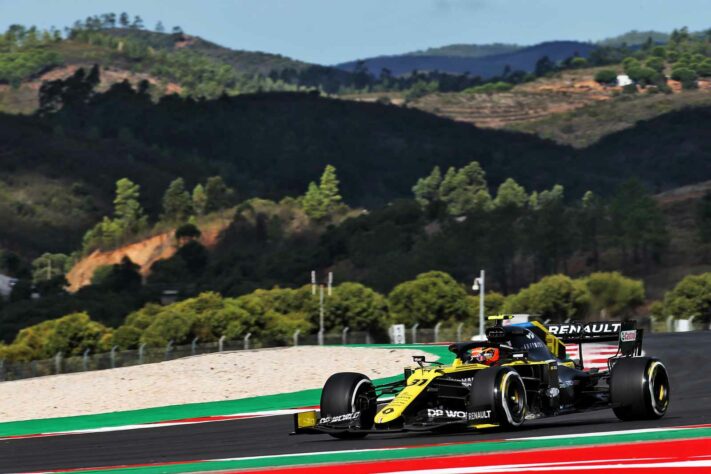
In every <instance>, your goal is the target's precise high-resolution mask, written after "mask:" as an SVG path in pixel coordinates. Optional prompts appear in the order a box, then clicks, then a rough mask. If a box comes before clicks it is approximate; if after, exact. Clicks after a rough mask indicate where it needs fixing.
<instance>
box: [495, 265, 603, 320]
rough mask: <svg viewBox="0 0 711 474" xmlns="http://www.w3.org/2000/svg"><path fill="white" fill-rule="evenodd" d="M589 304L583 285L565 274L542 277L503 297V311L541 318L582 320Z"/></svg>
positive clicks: (587, 294) (588, 296) (588, 297)
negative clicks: (504, 299)
mask: <svg viewBox="0 0 711 474" xmlns="http://www.w3.org/2000/svg"><path fill="white" fill-rule="evenodd" d="M589 304H590V295H589V293H588V291H587V288H586V287H585V285H584V284H583V283H582V282H580V281H575V280H573V279H571V278H570V277H568V276H565V275H551V276H548V277H545V278H543V279H542V280H540V281H539V282H537V283H534V284H532V285H530V286H529V287H528V288H525V289H523V290H521V291H520V292H519V293H518V294H515V295H512V296H510V297H508V298H507V299H506V303H505V304H504V311H505V312H506V313H529V314H532V315H535V316H538V317H540V318H542V319H551V320H553V321H565V320H567V319H569V318H580V319H582V318H583V317H584V316H585V314H586V312H587V309H588V306H589Z"/></svg>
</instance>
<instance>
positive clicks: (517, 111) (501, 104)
mask: <svg viewBox="0 0 711 474" xmlns="http://www.w3.org/2000/svg"><path fill="white" fill-rule="evenodd" d="M599 69H600V68H590V69H580V70H570V71H563V72H561V73H558V74H556V75H554V76H552V77H547V78H541V79H538V80H536V81H533V82H530V83H526V84H521V85H518V86H516V87H514V88H513V89H512V90H511V91H510V92H500V93H494V94H471V93H467V92H457V93H434V94H428V95H426V96H424V97H422V98H419V99H417V100H415V101H412V102H409V103H407V104H406V105H407V106H409V107H414V108H417V109H420V110H424V111H426V112H430V113H433V114H436V115H440V116H443V117H447V118H451V119H452V120H456V121H460V122H467V123H471V124H473V125H476V126H477V127H485V128H508V129H512V130H517V131H522V132H527V133H532V134H535V135H538V136H540V137H542V138H546V139H551V140H554V141H556V142H558V143H561V144H565V145H572V146H574V147H578V148H583V147H586V146H589V145H591V144H593V143H595V142H596V141H598V140H599V139H601V138H602V137H604V136H605V135H608V134H610V133H615V132H618V131H620V130H624V129H626V128H630V127H632V126H634V125H635V124H636V123H637V122H639V121H641V120H648V119H651V118H654V117H657V116H659V115H662V114H665V113H667V112H672V111H676V110H680V109H683V108H686V107H693V106H708V105H711V83H710V82H708V81H699V90H697V91H682V90H681V87H680V85H679V83H678V82H676V81H669V86H670V87H671V89H672V90H673V93H672V94H652V93H648V92H647V91H643V90H641V89H640V93H638V94H623V93H622V89H621V88H619V87H605V86H601V85H600V84H598V83H597V82H595V81H594V80H593V78H594V77H595V74H596V72H598V70H599ZM386 97H387V100H388V101H389V102H390V103H392V104H394V105H403V104H405V100H404V98H403V97H402V94H393V93H380V94H378V93H369V94H354V95H349V96H344V98H346V99H351V100H360V101H366V102H374V101H376V100H384V98H386Z"/></svg>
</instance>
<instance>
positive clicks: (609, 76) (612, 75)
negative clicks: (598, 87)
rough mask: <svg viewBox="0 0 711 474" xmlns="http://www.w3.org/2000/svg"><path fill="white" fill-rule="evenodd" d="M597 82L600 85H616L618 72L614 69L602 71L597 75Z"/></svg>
mask: <svg viewBox="0 0 711 474" xmlns="http://www.w3.org/2000/svg"><path fill="white" fill-rule="evenodd" d="M595 81H596V82H599V83H600V84H608V85H609V84H616V83H617V71H615V70H614V69H601V70H600V71H598V72H597V73H595Z"/></svg>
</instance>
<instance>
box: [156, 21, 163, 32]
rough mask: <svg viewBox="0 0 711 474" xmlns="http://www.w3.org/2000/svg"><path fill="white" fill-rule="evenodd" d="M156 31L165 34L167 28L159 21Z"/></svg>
mask: <svg viewBox="0 0 711 474" xmlns="http://www.w3.org/2000/svg"><path fill="white" fill-rule="evenodd" d="M155 30H156V32H157V33H165V26H163V22H162V21H159V22H158V23H156V27H155Z"/></svg>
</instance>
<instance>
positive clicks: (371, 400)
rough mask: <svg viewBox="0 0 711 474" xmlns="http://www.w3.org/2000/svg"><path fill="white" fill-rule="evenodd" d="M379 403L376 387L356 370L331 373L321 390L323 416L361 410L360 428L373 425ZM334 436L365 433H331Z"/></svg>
mask: <svg viewBox="0 0 711 474" xmlns="http://www.w3.org/2000/svg"><path fill="white" fill-rule="evenodd" d="M376 409H377V405H376V402H375V389H374V388H373V383H372V382H371V381H370V379H369V378H368V377H366V376H365V375H363V374H359V373H356V372H339V373H336V374H333V375H331V376H330V377H329V378H328V380H327V381H326V384H325V385H324V386H323V391H322V392H321V417H327V416H338V415H343V414H347V413H353V412H357V411H359V412H360V417H359V419H358V423H359V426H358V428H360V429H365V430H367V429H370V428H372V427H373V423H374V420H375V412H376ZM329 434H330V435H331V436H333V437H334V438H339V439H356V438H363V437H365V436H366V435H365V433H350V432H342V433H329Z"/></svg>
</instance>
